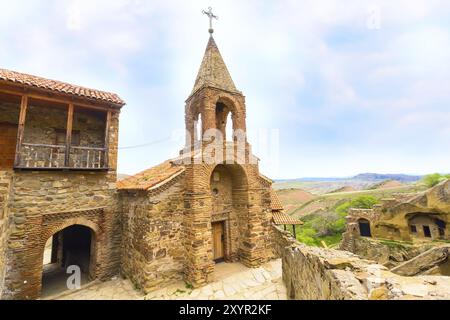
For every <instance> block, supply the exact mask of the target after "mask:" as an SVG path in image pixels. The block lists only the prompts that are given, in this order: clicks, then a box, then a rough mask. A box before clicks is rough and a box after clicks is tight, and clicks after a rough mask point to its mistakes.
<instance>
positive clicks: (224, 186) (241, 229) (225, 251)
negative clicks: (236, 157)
mask: <svg viewBox="0 0 450 320" xmlns="http://www.w3.org/2000/svg"><path fill="white" fill-rule="evenodd" d="M210 190H211V200H212V201H211V202H212V207H211V211H212V212H211V239H212V240H211V245H212V253H213V260H214V261H215V262H222V261H235V260H237V259H238V257H239V246H240V241H241V235H243V234H245V233H248V230H246V229H245V228H247V227H248V224H247V223H246V219H247V216H248V187H247V175H246V173H245V170H244V169H243V168H242V167H241V166H240V165H237V164H228V165H224V164H219V165H217V166H216V167H215V168H214V170H213V171H212V173H211V177H210Z"/></svg>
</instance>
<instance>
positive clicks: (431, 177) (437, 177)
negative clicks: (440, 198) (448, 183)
mask: <svg viewBox="0 0 450 320" xmlns="http://www.w3.org/2000/svg"><path fill="white" fill-rule="evenodd" d="M445 179H450V175H449V174H446V175H442V174H440V173H433V174H428V175H426V176H425V177H423V178H422V182H423V183H424V184H425V185H426V186H427V187H428V188H431V187H434V186H435V185H437V184H438V183H439V182H441V181H444V180H445Z"/></svg>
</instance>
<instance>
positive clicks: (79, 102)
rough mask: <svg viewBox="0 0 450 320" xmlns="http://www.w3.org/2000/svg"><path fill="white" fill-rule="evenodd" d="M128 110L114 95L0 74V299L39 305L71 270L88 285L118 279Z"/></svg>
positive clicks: (22, 75)
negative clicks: (121, 160) (122, 116)
mask: <svg viewBox="0 0 450 320" xmlns="http://www.w3.org/2000/svg"><path fill="white" fill-rule="evenodd" d="M123 105H124V102H123V101H122V100H121V99H120V98H119V97H118V96H117V95H115V94H112V93H107V92H102V91H98V90H92V89H87V88H83V87H79V86H74V85H70V84H67V83H62V82H59V81H53V80H49V79H44V78H40V77H36V76H31V75H27V74H22V73H18V72H13V71H9V70H4V69H0V297H1V298H2V299H11V298H15V299H34V298H38V297H39V296H40V295H41V292H42V291H45V290H46V286H52V285H54V283H53V282H52V281H54V280H55V279H57V278H58V276H59V277H60V276H61V274H64V272H65V269H64V267H67V266H68V265H73V264H76V265H79V266H80V267H81V271H82V274H83V279H86V280H88V279H105V278H107V277H108V276H110V275H113V274H115V273H117V272H118V270H119V264H120V241H121V232H120V230H121V224H120V211H118V203H117V201H116V196H115V194H116V184H115V182H116V163H117V143H118V140H117V139H118V128H119V112H120V109H121V107H122V106H123ZM49 239H50V240H49ZM46 244H47V245H46ZM45 247H47V249H48V250H47V251H48V255H49V257H47V258H48V259H47V260H48V264H47V265H44V263H43V261H44V260H45V259H44V248H45ZM50 267H51V268H50Z"/></svg>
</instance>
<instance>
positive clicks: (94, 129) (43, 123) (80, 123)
mask: <svg viewBox="0 0 450 320" xmlns="http://www.w3.org/2000/svg"><path fill="white" fill-rule="evenodd" d="M105 119H106V118H105V116H104V113H103V114H102V113H99V112H96V111H86V110H82V109H78V108H75V111H74V118H73V132H79V137H80V146H89V147H103V145H104V141H105V140H104V132H105ZM66 127H67V109H65V108H55V107H45V106H34V105H32V104H30V106H29V107H28V111H27V118H26V123H25V134H24V142H26V143H37V144H56V132H57V130H62V131H65V130H66ZM73 136H74V134H73Z"/></svg>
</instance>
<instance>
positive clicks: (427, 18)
mask: <svg viewBox="0 0 450 320" xmlns="http://www.w3.org/2000/svg"><path fill="white" fill-rule="evenodd" d="M0 4H1V7H0V8H1V9H0V43H1V44H2V45H1V46H0V61H1V62H0V67H2V68H6V69H12V70H16V71H21V72H26V73H31V74H36V75H40V76H44V77H49V78H53V79H58V80H62V81H66V82H71V83H75V84H80V85H84V86H88V87H94V88H98V89H103V90H108V91H113V92H117V93H118V94H119V95H120V96H121V97H122V98H123V99H125V100H126V101H127V106H126V107H125V108H124V109H123V111H122V115H121V127H120V147H121V148H122V149H121V151H120V153H119V172H121V173H128V174H131V173H135V172H138V171H140V170H143V169H145V168H148V167H150V166H153V165H155V164H158V163H160V162H162V161H164V160H166V159H167V158H170V157H173V156H175V155H176V154H177V152H178V151H179V150H180V148H181V146H182V144H183V141H184V140H183V138H182V135H183V128H184V100H185V99H186V98H187V97H188V95H189V93H190V91H191V90H192V87H193V84H194V80H195V77H196V74H197V71H198V68H199V65H200V62H201V59H202V56H203V52H204V49H205V46H206V43H207V40H208V33H207V29H208V21H207V18H206V17H205V16H203V15H202V14H201V11H202V9H206V8H207V7H208V6H212V7H213V10H214V11H215V12H216V14H217V15H218V16H219V20H218V21H217V22H215V39H216V42H217V44H218V46H219V48H220V50H221V52H222V55H223V57H224V59H225V62H226V63H227V65H228V68H229V70H230V72H231V75H232V77H233V79H234V82H235V83H236V86H237V87H238V88H239V89H240V90H241V91H243V93H244V94H245V95H246V101H247V117H248V119H247V126H248V130H249V136H250V142H252V143H253V144H254V149H255V150H254V151H255V153H256V154H257V155H258V156H259V157H260V158H261V170H262V172H263V173H264V174H266V175H268V176H270V177H272V178H297V177H305V176H306V177H310V176H349V175H353V174H357V173H361V172H379V173H411V174H423V173H429V172H449V171H450V170H449V164H450V19H449V17H450V2H449V1H446V0H442V1H437V0H423V1H422V0H404V1H403V0H386V1H381V0H380V1H377V0H371V1H363V0H346V1H342V0H340V1H339V0H303V1H300V0H278V1H261V0H245V1H242V0H239V1H238V0H236V1H235V0H227V1H218V0H209V1H205V0H198V1H181V0H180V1H175V0H114V1H110V0H67V1H57V0H20V1H13V2H12V1H6V0H0ZM277 137H278V143H277ZM141 145H143V146H141ZM134 146H141V147H134ZM130 147H134V148H130Z"/></svg>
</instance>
